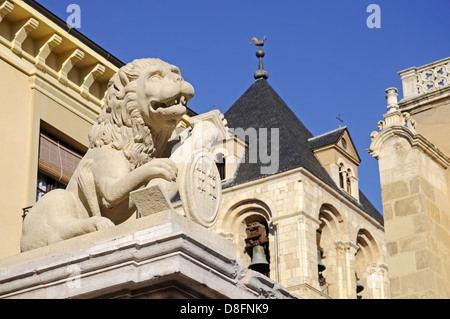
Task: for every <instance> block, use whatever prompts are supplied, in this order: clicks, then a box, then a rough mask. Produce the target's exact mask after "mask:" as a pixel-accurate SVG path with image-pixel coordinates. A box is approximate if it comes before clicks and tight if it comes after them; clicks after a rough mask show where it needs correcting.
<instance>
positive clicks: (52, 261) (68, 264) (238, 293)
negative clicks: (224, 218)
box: [0, 210, 298, 299]
mask: <svg viewBox="0 0 450 319" xmlns="http://www.w3.org/2000/svg"><path fill="white" fill-rule="evenodd" d="M235 255H236V248H235V245H234V244H232V243H231V242H229V241H227V240H226V239H224V238H223V237H221V236H219V235H217V234H215V233H213V232H211V231H209V230H207V229H206V228H204V227H202V226H200V225H198V224H196V223H194V222H192V221H190V220H188V219H187V218H185V217H183V216H180V215H179V214H177V213H176V212H174V211H172V210H167V211H164V212H160V213H156V214H153V215H150V216H147V217H144V218H140V219H137V220H134V221H130V222H127V223H124V224H122V225H119V226H116V227H112V228H109V229H106V230H102V231H98V232H94V233H90V234H86V235H83V236H79V237H76V238H72V239H69V240H66V241H64V242H60V243H57V244H54V245H50V246H47V247H43V248H39V249H36V250H32V251H29V252H26V253H22V254H19V255H15V256H11V257H8V258H5V259H2V260H0V298H47V299H49V298H50V299H54V298H55V299H56V298H57V299H59V298H298V297H297V296H295V295H292V294H291V293H289V292H288V291H287V290H286V289H285V288H284V287H282V286H280V285H278V284H277V283H275V282H274V281H272V280H271V279H269V278H267V277H266V276H263V275H261V274H259V273H257V272H253V271H251V270H248V269H246V268H245V267H244V266H243V264H242V263H241V262H240V261H238V260H237V259H236V257H235Z"/></svg>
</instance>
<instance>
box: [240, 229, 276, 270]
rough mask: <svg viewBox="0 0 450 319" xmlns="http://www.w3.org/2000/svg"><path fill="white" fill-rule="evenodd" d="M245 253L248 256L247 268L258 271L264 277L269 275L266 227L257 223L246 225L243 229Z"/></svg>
mask: <svg viewBox="0 0 450 319" xmlns="http://www.w3.org/2000/svg"><path fill="white" fill-rule="evenodd" d="M245 231H246V234H247V238H246V239H245V252H246V253H247V254H248V255H249V256H250V258H251V263H250V266H249V267H248V268H250V269H251V270H255V271H258V272H260V273H262V274H264V275H266V276H267V275H268V274H269V270H270V264H269V261H268V260H267V255H268V254H269V249H268V248H269V240H268V238H267V232H266V227H265V226H264V225H263V224H261V223H258V222H255V223H251V224H248V225H247V228H246V229H245Z"/></svg>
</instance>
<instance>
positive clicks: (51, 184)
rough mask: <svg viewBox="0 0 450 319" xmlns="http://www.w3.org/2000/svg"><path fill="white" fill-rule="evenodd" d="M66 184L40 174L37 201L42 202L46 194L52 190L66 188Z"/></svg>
mask: <svg viewBox="0 0 450 319" xmlns="http://www.w3.org/2000/svg"><path fill="white" fill-rule="evenodd" d="M66 186H67V185H66V184H64V183H62V182H60V181H57V180H56V179H54V178H52V177H50V176H48V175H45V174H44V173H41V172H38V181H37V191H36V201H38V200H40V199H41V198H42V197H43V196H44V195H45V194H47V193H48V192H50V191H51V190H54V189H57V188H66Z"/></svg>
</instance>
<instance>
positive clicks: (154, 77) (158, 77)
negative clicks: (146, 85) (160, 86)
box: [148, 73, 162, 81]
mask: <svg viewBox="0 0 450 319" xmlns="http://www.w3.org/2000/svg"><path fill="white" fill-rule="evenodd" d="M161 79H162V76H161V74H160V73H153V74H152V75H151V76H150V77H149V78H148V80H149V81H159V80H161Z"/></svg>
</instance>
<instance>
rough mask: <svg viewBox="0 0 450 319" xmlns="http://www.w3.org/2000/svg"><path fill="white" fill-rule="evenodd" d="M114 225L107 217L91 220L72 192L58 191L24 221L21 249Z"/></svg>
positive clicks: (39, 245) (33, 247) (46, 196)
mask: <svg viewBox="0 0 450 319" xmlns="http://www.w3.org/2000/svg"><path fill="white" fill-rule="evenodd" d="M113 225H114V224H113V223H112V222H111V221H110V220H109V219H107V218H105V217H100V216H94V217H90V218H89V215H88V213H87V212H86V211H85V210H83V209H82V205H81V203H79V200H78V199H77V198H76V197H75V196H74V194H73V193H71V192H68V191H66V190H62V189H56V190H53V191H51V192H49V193H47V194H46V195H45V196H44V197H43V198H41V200H39V201H38V202H37V203H36V204H35V205H34V207H33V208H32V209H31V210H30V212H29V213H28V214H27V216H26V217H25V220H24V224H23V229H22V238H21V250H22V251H28V250H31V249H35V248H39V247H43V246H47V245H50V244H54V243H57V242H60V241H63V240H66V239H69V238H73V237H76V236H80V235H83V234H87V233H90V232H93V231H97V230H100V229H104V228H108V227H111V226H113Z"/></svg>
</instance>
